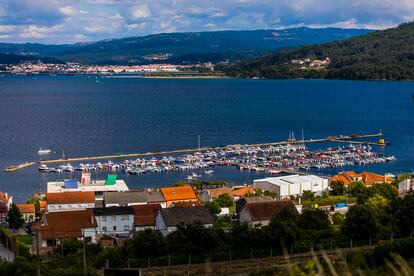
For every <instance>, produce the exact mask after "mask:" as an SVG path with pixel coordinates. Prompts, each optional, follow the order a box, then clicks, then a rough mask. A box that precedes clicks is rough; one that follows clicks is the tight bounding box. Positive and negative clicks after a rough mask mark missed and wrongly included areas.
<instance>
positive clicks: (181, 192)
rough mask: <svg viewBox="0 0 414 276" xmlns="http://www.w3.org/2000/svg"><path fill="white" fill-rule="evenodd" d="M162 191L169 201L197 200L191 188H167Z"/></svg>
mask: <svg viewBox="0 0 414 276" xmlns="http://www.w3.org/2000/svg"><path fill="white" fill-rule="evenodd" d="M160 191H161V193H162V195H163V196H164V198H165V200H167V201H173V200H186V199H197V196H196V194H195V193H194V189H193V188H192V187H191V186H180V187H167V188H161V189H160Z"/></svg>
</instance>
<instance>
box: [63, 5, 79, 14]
mask: <svg viewBox="0 0 414 276" xmlns="http://www.w3.org/2000/svg"><path fill="white" fill-rule="evenodd" d="M59 11H60V12H61V13H62V14H64V15H66V16H73V15H75V14H76V12H77V11H76V10H75V9H74V8H73V7H71V6H66V7H60V8H59Z"/></svg>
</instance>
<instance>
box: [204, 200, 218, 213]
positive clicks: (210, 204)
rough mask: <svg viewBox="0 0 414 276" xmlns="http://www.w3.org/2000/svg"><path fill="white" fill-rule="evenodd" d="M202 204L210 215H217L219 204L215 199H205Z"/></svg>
mask: <svg viewBox="0 0 414 276" xmlns="http://www.w3.org/2000/svg"><path fill="white" fill-rule="evenodd" d="M204 205H205V206H206V207H207V208H208V210H209V211H210V214H211V215H213V216H214V215H218V214H220V212H221V208H220V205H219V204H218V203H217V202H216V201H207V202H205V203H204Z"/></svg>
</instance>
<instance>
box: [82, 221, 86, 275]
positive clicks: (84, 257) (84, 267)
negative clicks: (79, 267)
mask: <svg viewBox="0 0 414 276" xmlns="http://www.w3.org/2000/svg"><path fill="white" fill-rule="evenodd" d="M82 234H83V274H84V275H85V276H86V243H85V230H84V229H82Z"/></svg>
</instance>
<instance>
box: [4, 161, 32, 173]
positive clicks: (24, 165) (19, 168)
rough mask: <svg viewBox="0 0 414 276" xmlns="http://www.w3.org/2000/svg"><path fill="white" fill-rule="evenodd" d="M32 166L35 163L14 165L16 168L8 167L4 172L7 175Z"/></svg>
mask: <svg viewBox="0 0 414 276" xmlns="http://www.w3.org/2000/svg"><path fill="white" fill-rule="evenodd" d="M34 164H35V162H26V163H23V164H20V165H16V166H10V167H7V168H6V169H5V170H4V172H7V173H11V172H15V171H18V170H22V169H24V168H27V167H30V166H32V165H34Z"/></svg>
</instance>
